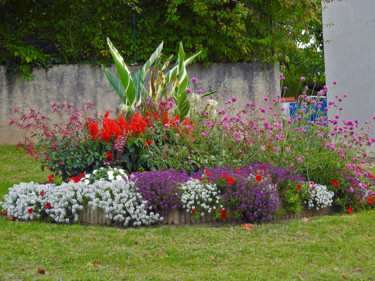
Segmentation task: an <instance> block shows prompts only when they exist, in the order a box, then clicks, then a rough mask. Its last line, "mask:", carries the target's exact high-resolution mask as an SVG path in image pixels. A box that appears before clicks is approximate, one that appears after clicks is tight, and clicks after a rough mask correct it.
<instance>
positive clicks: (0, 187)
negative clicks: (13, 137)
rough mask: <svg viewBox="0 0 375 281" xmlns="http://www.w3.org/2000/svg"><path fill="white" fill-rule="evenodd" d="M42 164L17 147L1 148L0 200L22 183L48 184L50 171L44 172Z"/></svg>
mask: <svg viewBox="0 0 375 281" xmlns="http://www.w3.org/2000/svg"><path fill="white" fill-rule="evenodd" d="M40 167H41V164H40V163H39V162H37V161H35V159H34V158H33V157H32V156H30V155H26V154H25V152H24V151H23V149H21V148H20V149H17V148H16V147H15V146H0V200H3V195H4V194H6V193H7V192H8V188H9V187H11V186H13V185H14V184H16V183H20V182H30V181H34V182H46V181H47V180H48V176H49V175H50V174H51V172H49V171H44V172H43V171H42V169H41V168H40Z"/></svg>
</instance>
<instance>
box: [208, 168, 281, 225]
mask: <svg viewBox="0 0 375 281" xmlns="http://www.w3.org/2000/svg"><path fill="white" fill-rule="evenodd" d="M232 179H233V182H232ZM208 180H209V181H212V182H214V183H216V185H217V187H218V189H219V192H220V197H221V199H222V200H223V203H224V206H225V208H228V209H229V210H230V211H231V212H233V214H234V215H235V216H240V217H241V218H242V219H244V220H248V221H251V222H264V221H268V220H271V219H272V217H273V215H274V214H275V213H276V211H277V206H278V205H279V200H278V196H277V191H276V189H275V187H274V184H273V183H272V181H271V178H270V177H269V176H264V175H263V174H262V171H261V170H256V169H253V168H252V167H250V166H246V167H243V169H237V170H233V168H232V167H222V168H218V169H214V170H210V176H209V177H208ZM231 182H232V183H231Z"/></svg>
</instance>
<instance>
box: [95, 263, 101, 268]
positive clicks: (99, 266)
mask: <svg viewBox="0 0 375 281" xmlns="http://www.w3.org/2000/svg"><path fill="white" fill-rule="evenodd" d="M94 267H96V268H101V267H102V266H101V265H100V264H94Z"/></svg>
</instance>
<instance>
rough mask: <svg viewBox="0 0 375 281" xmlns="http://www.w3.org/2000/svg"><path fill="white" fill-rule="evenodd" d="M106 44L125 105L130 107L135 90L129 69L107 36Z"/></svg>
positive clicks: (133, 99)
mask: <svg viewBox="0 0 375 281" xmlns="http://www.w3.org/2000/svg"><path fill="white" fill-rule="evenodd" d="M107 44H108V46H109V50H110V52H111V54H112V57H113V60H114V62H115V66H116V69H117V72H118V74H119V77H120V81H121V84H122V86H123V89H124V92H125V96H126V101H127V105H129V106H130V107H131V106H132V105H133V104H134V101H135V96H136V92H135V87H134V82H133V80H132V78H131V74H130V71H129V69H128V68H127V66H126V64H125V62H124V59H123V58H122V56H121V55H120V53H119V52H118V51H117V49H116V48H115V47H114V46H113V44H112V42H111V40H110V39H109V38H108V37H107Z"/></svg>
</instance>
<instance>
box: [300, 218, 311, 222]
mask: <svg viewBox="0 0 375 281" xmlns="http://www.w3.org/2000/svg"><path fill="white" fill-rule="evenodd" d="M302 221H304V222H309V221H312V220H311V219H309V218H308V217H303V218H302Z"/></svg>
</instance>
